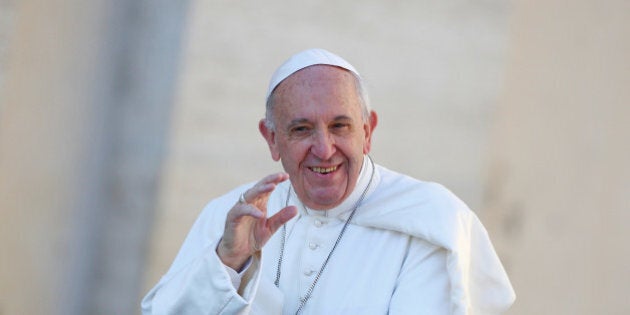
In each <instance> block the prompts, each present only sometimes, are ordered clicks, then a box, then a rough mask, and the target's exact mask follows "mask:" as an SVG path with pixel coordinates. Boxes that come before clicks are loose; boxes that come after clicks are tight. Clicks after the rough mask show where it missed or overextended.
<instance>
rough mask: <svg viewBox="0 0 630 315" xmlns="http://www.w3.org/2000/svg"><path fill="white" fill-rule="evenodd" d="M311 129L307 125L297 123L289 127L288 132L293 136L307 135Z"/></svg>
mask: <svg viewBox="0 0 630 315" xmlns="http://www.w3.org/2000/svg"><path fill="white" fill-rule="evenodd" d="M310 131H311V129H310V128H309V127H308V126H304V125H298V126H294V127H291V129H289V134H290V135H291V136H293V137H296V136H304V135H307V134H308V133H309V132H310Z"/></svg>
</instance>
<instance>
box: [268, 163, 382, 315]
mask: <svg viewBox="0 0 630 315" xmlns="http://www.w3.org/2000/svg"><path fill="white" fill-rule="evenodd" d="M368 159H369V160H370V164H372V174H371V175H370V181H369V182H368V184H367V186H366V187H365V189H364V190H363V192H362V193H361V197H359V200H358V201H357V203H355V204H354V208H353V209H352V212H350V216H348V219H347V220H346V222H345V223H344V225H343V227H342V228H341V232H339V236H337V240H336V241H335V244H333V247H332V249H331V250H330V252H329V253H328V256H327V257H326V260H324V263H323V264H322V267H321V268H320V269H319V272H318V273H317V275H316V276H315V279H314V280H313V283H311V286H310V287H309V288H308V290H307V291H306V295H305V296H304V297H303V298H301V299H300V305H299V306H298V309H297V311H295V315H298V314H300V312H301V311H302V309H303V308H304V305H306V302H308V300H309V299H310V298H311V296H312V295H313V290H314V289H315V286H316V285H317V282H318V281H319V278H320V277H321V276H322V273H323V272H324V269H326V265H328V261H329V260H330V257H331V256H332V254H333V252H334V251H335V249H336V248H337V245H339V242H340V241H341V238H342V237H343V234H344V233H345V232H346V228H347V227H348V225H349V224H350V221H351V220H352V217H354V213H355V212H356V211H357V209H358V208H359V206H360V205H361V202H363V199H364V198H365V195H366V194H367V191H368V189H369V188H370V186H371V185H372V179H374V172H375V166H374V162H372V158H370V157H369V156H368ZM290 196H291V186H289V191H288V193H287V200H286V202H285V205H284V206H285V207H287V206H288V205H289V197H290ZM286 238H287V225H286V224H284V225H282V238H281V240H280V256H279V257H278V268H277V269H276V280H275V281H274V283H275V285H276V287H278V288H279V287H280V275H281V273H282V271H281V270H282V260H283V257H284V245H285V242H286Z"/></svg>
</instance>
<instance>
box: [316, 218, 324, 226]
mask: <svg viewBox="0 0 630 315" xmlns="http://www.w3.org/2000/svg"><path fill="white" fill-rule="evenodd" d="M322 225H324V222H322V220H319V219H318V220H315V226H316V227H322Z"/></svg>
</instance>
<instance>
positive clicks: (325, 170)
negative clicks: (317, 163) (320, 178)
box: [311, 166, 337, 174]
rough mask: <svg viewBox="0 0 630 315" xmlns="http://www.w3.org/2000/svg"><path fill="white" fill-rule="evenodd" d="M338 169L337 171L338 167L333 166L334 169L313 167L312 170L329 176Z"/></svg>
mask: <svg viewBox="0 0 630 315" xmlns="http://www.w3.org/2000/svg"><path fill="white" fill-rule="evenodd" d="M336 169H337V167H336V166H333V167H311V170H312V171H313V172H316V173H320V174H328V173H330V172H333V171H335V170H336Z"/></svg>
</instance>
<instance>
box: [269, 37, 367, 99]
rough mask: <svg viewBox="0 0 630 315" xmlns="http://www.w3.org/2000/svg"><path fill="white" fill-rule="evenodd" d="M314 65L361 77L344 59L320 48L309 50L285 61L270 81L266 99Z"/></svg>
mask: <svg viewBox="0 0 630 315" xmlns="http://www.w3.org/2000/svg"><path fill="white" fill-rule="evenodd" d="M313 65H330V66H337V67H341V68H344V69H346V70H348V71H350V72H352V73H354V74H355V75H356V76H357V77H361V76H360V75H359V72H358V71H357V70H356V69H355V68H354V67H353V66H352V65H351V64H350V63H349V62H347V61H345V60H344V59H343V58H341V57H339V56H337V55H335V54H333V53H331V52H329V51H327V50H324V49H320V48H315V49H308V50H304V51H302V52H299V53H297V54H295V55H293V56H291V58H289V60H287V61H285V62H284V63H283V64H282V65H281V66H280V67H279V68H278V69H277V70H276V72H274V74H273V75H272V76H271V81H269V89H267V96H266V97H265V99H269V96H270V95H271V92H273V90H274V89H275V88H276V86H278V84H280V82H282V81H283V80H284V79H286V78H287V77H288V76H290V75H292V74H293V73H295V72H296V71H298V70H301V69H304V68H306V67H308V66H313Z"/></svg>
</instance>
